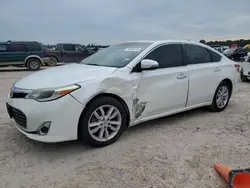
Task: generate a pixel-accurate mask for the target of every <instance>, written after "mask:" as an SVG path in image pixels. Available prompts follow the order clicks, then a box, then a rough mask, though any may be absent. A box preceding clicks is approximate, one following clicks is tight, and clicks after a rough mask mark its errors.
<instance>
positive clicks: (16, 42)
mask: <svg viewBox="0 0 250 188" xmlns="http://www.w3.org/2000/svg"><path fill="white" fill-rule="evenodd" d="M8 43H12V44H20V43H39V44H41V43H40V42H37V41H11V40H9V41H0V44H8Z"/></svg>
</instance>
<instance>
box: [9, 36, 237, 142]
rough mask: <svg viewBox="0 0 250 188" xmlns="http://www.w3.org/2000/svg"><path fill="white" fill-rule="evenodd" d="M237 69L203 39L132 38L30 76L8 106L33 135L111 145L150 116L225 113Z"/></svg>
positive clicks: (16, 87)
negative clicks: (201, 111) (204, 110)
mask: <svg viewBox="0 0 250 188" xmlns="http://www.w3.org/2000/svg"><path fill="white" fill-rule="evenodd" d="M237 68H238V64H236V63H235V62H233V61H231V60H229V59H228V58H226V57H225V56H224V55H222V54H220V53H218V52H217V51H215V50H214V49H212V48H210V47H208V46H206V45H203V44H201V43H196V42H191V41H170V40H168V41H156V42H151V41H142V42H127V43H121V44H118V45H115V46H111V47H109V48H106V49H104V50H102V51H100V52H98V53H96V54H94V55H92V56H90V57H88V58H86V59H84V60H82V61H81V62H80V63H77V64H70V65H65V66H60V67H55V68H49V69H46V70H42V71H39V72H36V73H33V74H31V75H29V76H27V77H24V78H23V79H21V80H20V81H18V82H16V83H15V84H14V85H13V87H12V89H11V91H10V93H9V98H8V101H7V103H6V105H7V110H8V113H9V115H10V118H13V120H14V122H15V124H16V127H17V129H18V130H19V131H20V132H22V133H23V134H24V135H26V136H27V137H29V138H30V139H34V140H37V141H41V142H61V141H67V140H75V139H77V138H81V139H83V140H84V141H85V142H86V143H88V144H91V145H94V146H105V145H108V144H111V143H113V142H115V141H116V140H117V139H118V138H119V137H120V136H121V134H122V133H123V132H124V130H125V129H126V128H127V127H128V126H132V125H135V124H138V123H141V122H144V121H148V120H152V119H156V118H160V117H163V116H167V115H170V114H174V113H178V112H182V111H186V110H190V109H193V108H198V107H202V106H207V107H209V109H211V110H212V111H222V110H224V109H225V108H226V106H227V104H228V102H229V99H230V97H231V95H232V94H233V93H234V91H235V89H236V87H235V84H236V80H237Z"/></svg>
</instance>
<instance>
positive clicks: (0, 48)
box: [0, 44, 7, 52]
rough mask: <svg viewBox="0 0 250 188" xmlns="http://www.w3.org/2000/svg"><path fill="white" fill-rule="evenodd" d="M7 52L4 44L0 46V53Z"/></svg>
mask: <svg viewBox="0 0 250 188" xmlns="http://www.w3.org/2000/svg"><path fill="white" fill-rule="evenodd" d="M6 51H7V47H6V45H5V44H0V52H6Z"/></svg>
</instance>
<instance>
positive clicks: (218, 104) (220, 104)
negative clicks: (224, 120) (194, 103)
mask: <svg viewBox="0 0 250 188" xmlns="http://www.w3.org/2000/svg"><path fill="white" fill-rule="evenodd" d="M230 95H231V88H230V86H229V84H228V83H227V82H225V81H222V82H221V83H220V85H219V86H218V87H217V89H216V91H215V94H214V98H213V102H212V104H211V105H210V106H209V107H208V108H209V110H210V111H213V112H220V111H223V110H224V109H225V108H226V107H227V105H228V102H229V99H230Z"/></svg>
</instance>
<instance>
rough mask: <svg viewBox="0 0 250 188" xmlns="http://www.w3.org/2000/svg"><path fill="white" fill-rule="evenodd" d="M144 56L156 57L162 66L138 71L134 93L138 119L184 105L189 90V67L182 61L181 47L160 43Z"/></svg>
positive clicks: (147, 57)
mask: <svg viewBox="0 0 250 188" xmlns="http://www.w3.org/2000/svg"><path fill="white" fill-rule="evenodd" d="M144 59H151V60H155V61H157V62H158V63H159V68H157V69H155V70H145V71H142V72H141V73H135V74H138V76H139V80H138V85H137V86H136V88H135V89H136V94H135V95H136V96H134V97H133V98H134V108H135V109H136V110H135V119H140V118H144V117H149V116H153V115H157V114H161V113H165V112H172V111H175V110H179V109H182V108H184V107H185V104H186V99H187V91H188V77H187V68H186V66H185V65H184V64H183V57H182V46H181V45H180V44H168V45H163V46H160V47H158V48H156V49H154V50H153V51H152V52H151V53H149V54H148V55H147V56H146V57H145V58H144Z"/></svg>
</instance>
